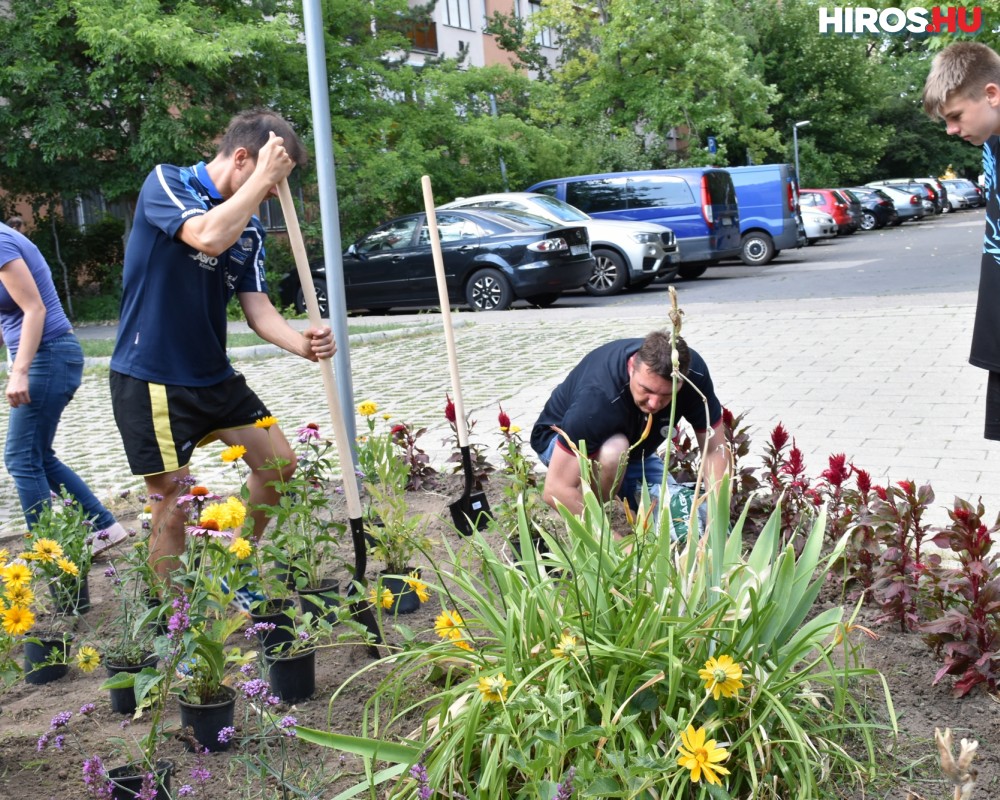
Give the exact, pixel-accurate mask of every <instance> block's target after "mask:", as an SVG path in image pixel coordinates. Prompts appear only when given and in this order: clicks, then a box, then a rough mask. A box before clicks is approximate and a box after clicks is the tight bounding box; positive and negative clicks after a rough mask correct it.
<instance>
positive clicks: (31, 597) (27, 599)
mask: <svg viewBox="0 0 1000 800" xmlns="http://www.w3.org/2000/svg"><path fill="white" fill-rule="evenodd" d="M7 602H8V603H9V604H10V605H12V606H20V607H21V608H28V607H29V606H30V605H31V604H32V603H34V602H35V593H34V592H33V591H31V587H30V586H28V585H27V584H20V585H18V586H8V587H7Z"/></svg>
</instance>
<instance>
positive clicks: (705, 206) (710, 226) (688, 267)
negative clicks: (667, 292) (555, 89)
mask: <svg viewBox="0 0 1000 800" xmlns="http://www.w3.org/2000/svg"><path fill="white" fill-rule="evenodd" d="M527 191H529V192H539V193H541V194H547V195H551V196H552V197H557V198H559V199H560V200H563V201H565V202H567V203H569V204H570V205H571V206H575V207H576V208H578V209H580V210H581V211H583V212H584V213H585V214H589V215H590V216H592V217H594V218H595V219H616V220H622V219H624V220H632V221H634V222H658V223H659V224H661V225H666V226H668V227H669V228H670V229H671V230H672V231H673V232H674V235H675V236H676V237H677V238H678V240H680V247H681V266H680V269H679V270H678V272H679V274H680V276H681V277H682V278H697V277H698V276H699V275H701V274H702V273H704V272H705V270H706V269H707V268H708V267H709V266H711V265H713V264H718V263H719V262H720V261H721V260H723V259H725V258H739V255H740V250H741V245H740V214H739V207H738V206H737V204H736V189H735V187H734V186H733V179H732V178H731V177H730V176H729V173H728V172H726V171H725V170H724V169H717V168H714V167H691V168H687V169H656V170H647V171H644V172H606V173H602V174H598V175H577V176H574V177H571V178H556V179H553V180H547V181H541V182H539V183H536V184H534V185H533V186H529V187H528V189H527Z"/></svg>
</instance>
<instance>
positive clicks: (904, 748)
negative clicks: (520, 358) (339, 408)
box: [0, 476, 1000, 800]
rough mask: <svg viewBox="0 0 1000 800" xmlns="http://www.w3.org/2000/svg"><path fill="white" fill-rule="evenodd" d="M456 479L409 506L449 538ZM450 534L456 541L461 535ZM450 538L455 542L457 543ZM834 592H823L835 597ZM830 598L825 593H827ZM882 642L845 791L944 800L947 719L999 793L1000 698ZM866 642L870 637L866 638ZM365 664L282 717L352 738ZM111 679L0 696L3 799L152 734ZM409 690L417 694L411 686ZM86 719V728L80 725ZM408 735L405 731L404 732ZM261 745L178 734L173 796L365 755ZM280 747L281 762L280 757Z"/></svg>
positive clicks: (344, 661)
mask: <svg viewBox="0 0 1000 800" xmlns="http://www.w3.org/2000/svg"><path fill="white" fill-rule="evenodd" d="M460 486H461V483H460V481H459V480H458V478H457V477H455V476H446V477H444V478H442V479H441V480H440V481H439V484H438V487H437V488H436V489H434V490H431V491H420V492H414V493H412V494H411V498H410V500H411V502H410V506H411V509H412V511H413V512H414V513H424V514H428V515H431V516H432V517H436V518H437V519H438V521H437V522H435V523H434V524H433V525H432V528H431V531H430V533H431V536H432V538H435V537H437V538H438V539H440V537H442V536H450V537H456V534H455V533H454V530H453V529H452V528H451V527H450V524H449V523H448V522H446V520H447V518H448V508H447V506H448V503H449V501H451V500H452V499H454V498H456V497H457V496H458V495H459V493H460ZM487 494H488V496H489V498H490V503H491V504H492V505H493V506H494V507H495V506H496V505H497V504H498V503H499V502H500V496H499V487H498V486H497V485H496V481H495V480H494V481H491V483H490V485H488V486H487ZM456 538H457V537H456ZM453 541H454V539H453ZM380 568H381V565H379V564H370V566H369V575H370V576H374V574H375V573H376V572H377V570H378V569H380ZM103 570H104V567H103V565H95V566H94V568H93V569H92V571H91V574H90V591H91V599H92V603H93V610H92V611H91V612H90V613H89V614H87V615H86V616H85V617H84V618H82V619H81V622H80V625H79V628H78V641H80V640H81V639H86V640H92V641H94V642H96V643H99V642H100V631H101V628H102V626H103V625H104V624H105V623H106V620H107V617H108V614H110V613H111V612H112V610H113V609H112V606H111V603H110V600H111V591H110V587H109V585H108V582H107V579H106V578H104V576H103ZM836 593H837V592H836V591H831V592H830V593H828V596H831V595H835V594H836ZM827 602H829V601H827ZM439 612H440V608H439V607H438V606H437V605H436V604H435V603H434V601H433V600H432V601H431V602H429V603H427V604H425V605H424V606H423V607H422V608H421V609H420V610H419V611H417V612H416V613H414V614H412V615H408V616H406V617H400V618H399V619H398V622H399V623H402V624H405V625H406V626H408V627H409V628H411V629H412V630H414V631H416V632H417V633H418V635H430V633H431V631H432V629H433V624H434V618H435V617H436V615H437V614H438V613H439ZM874 618H875V613H874V612H868V611H865V612H863V613H862V620H860V621H861V622H862V624H865V625H868V626H871V620H872V619H874ZM873 630H874V632H875V633H876V634H877V635H878V638H877V639H870V640H868V641H867V643H866V644H865V648H864V659H865V663H866V665H867V666H870V667H872V668H874V669H876V670H878V671H879V672H881V673H882V674H883V675H884V676H885V679H886V681H887V682H888V685H889V688H890V691H891V693H892V700H893V704H894V708H895V713H896V717H897V719H898V723H899V730H900V735H899V738H898V739H897V740H895V741H893V740H892V738H891V737H890V736H888V735H887V736H886V737H884V738H883V740H882V742H881V744H882V746H883V748H884V750H883V752H882V753H881V755H880V759H881V764H882V766H883V774H882V775H880V777H879V779H878V780H877V781H875V782H873V783H869V784H868V785H866V786H865V787H863V788H862V789H859V790H857V791H855V792H854V793H853V794H850V795H847V796H849V797H851V798H852V799H853V798H857V800H861V798H893V799H894V800H896V799H898V800H917V798H922V799H923V800H945V799H946V798H947V799H948V800H951V798H952V797H953V796H954V795H953V790H952V788H951V787H950V786H948V785H947V784H946V783H945V781H944V779H943V777H942V775H941V773H940V770H939V769H938V767H937V754H936V750H935V747H934V728H935V727H940V728H943V727H950V728H952V730H953V731H954V733H955V738H956V740H957V739H960V738H962V737H968V738H974V739H977V740H979V743H980V747H979V753H978V756H977V758H976V761H975V765H976V766H977V767H978V770H979V779H978V784H977V787H976V792H975V794H974V795H973V797H975V798H984V800H985V799H987V798H996V797H1000V701H998V698H996V697H994V696H991V695H990V694H988V693H987V692H985V691H982V690H981V689H977V690H975V691H973V692H972V693H971V694H970V695H969V696H967V697H964V698H960V699H959V698H955V697H954V696H953V695H952V691H951V680H950V679H949V678H945V679H944V680H943V681H942V682H940V683H939V684H938V685H936V686H935V685H933V679H934V675H935V672H936V671H937V669H938V668H939V664H938V663H937V661H936V660H935V658H934V656H933V654H932V653H931V652H930V651H929V650H928V649H927V647H926V646H925V645H924V644H923V642H922V641H921V640H920V638H919V637H917V636H915V635H913V634H903V633H900V632H899V631H897V630H893V629H890V628H887V627H884V626H883V627H874V628H873ZM386 635H387V639H388V640H389V641H390V642H392V641H398V640H399V634H398V633H397V632H396V631H395V630H394V629H393V623H392V621H391V620H389V621H387V625H386ZM865 638H866V639H867V637H865ZM371 664H372V661H371V659H370V658H369V656H368V655H367V652H366V650H365V649H364V648H363V647H361V646H358V645H353V644H352V645H345V646H342V647H339V648H331V649H325V650H323V651H321V652H320V653H319V654H318V656H317V678H316V692H315V694H314V695H313V697H312V698H311V699H309V700H306V701H303V702H300V703H298V704H296V705H295V706H294V707H290V708H285V707H281V708H279V709H278V713H279V715H281V714H286V713H287V714H290V715H292V716H294V717H295V718H296V720H297V721H298V722H299V723H300V724H303V725H307V726H309V727H314V728H320V729H328V730H332V731H336V732H340V733H349V734H358V733H360V732H361V730H362V726H363V720H364V714H365V708H364V703H365V701H366V699H367V698H368V696H369V695H370V693H371V691H372V689H373V688H374V686H375V685H376V684H377V682H378V681H379V679H380V678H381V677H382V676H384V674H385V669H384V668H383V667H382V666H381V665H379V666H378V667H376V668H375V669H373V670H369V671H367V672H366V673H365V674H363V675H362V676H361V677H359V678H356V679H355V680H354V681H352V682H351V684H350V685H349V688H348V690H347V691H344V692H343V693H342V694H340V695H338V696H337V697H336V699H335V700H334V701H333V702H331V701H330V698H331V697H332V696H333V695H334V694H335V693H336V692H337V690H338V689H339V688H340V687H341V686H342V685H343V683H344V681H345V679H347V678H348V677H349V676H351V675H354V674H355V673H357V672H359V671H360V670H363V669H364V668H366V667H368V666H369V665H371ZM105 677H106V675H105V672H104V669H103V667H102V668H99V669H98V671H96V672H94V673H92V674H84V673H82V672H81V671H80V670H79V669H76V668H75V667H74V668H71V669H70V671H69V674H68V675H67V676H66V677H64V678H61V679H59V680H58V681H55V682H53V683H50V684H45V685H41V686H33V685H28V684H25V683H23V682H21V683H19V684H18V685H17V686H16V687H14V688H13V689H12V690H11V691H10V692H8V693H7V694H6V695H4V696H3V697H2V698H0V703H2V710H0V798H4V799H6V800H20V799H21V798H24V799H25V800H28V799H29V798H30V800H50V799H51V800H56V799H57V798H58V800H75V798H84V797H87V796H88V795H87V793H86V789H85V786H84V784H83V780H82V775H81V764H82V761H83V759H84V758H85V757H87V756H90V755H94V754H97V755H100V756H101V757H102V758H103V759H104V761H105V764H106V765H107V766H109V767H113V766H119V765H121V764H123V763H125V761H126V760H127V757H126V752H127V750H128V746H129V743H130V742H134V741H135V740H136V739H137V738H138V737H139V736H141V735H142V734H144V733H145V732H146V730H148V728H147V725H148V722H147V721H146V719H144V718H141V719H139V720H136V721H129V719H128V718H127V717H122V716H121V715H118V714H115V713H114V712H112V711H111V708H110V704H109V700H108V693H107V692H106V691H104V692H102V691H100V690H99V688H98V687H99V686H100V685H101V683H102V682H103V681H104V679H105ZM414 691H419V688H418V687H414ZM859 692H862V693H863V694H864V696H866V697H867V698H868V699H869V700H870V703H871V708H872V709H873V710H874V713H876V714H878V715H879V716H881V717H882V718H886V716H887V715H886V712H885V708H884V704H883V703H882V702H881V692H880V689H879V687H878V685H877V684H876V683H875V682H874V681H873V682H872V683H870V684H869V685H868V686H867V687H859ZM91 702H93V703H95V704H96V706H97V710H96V711H95V712H94V713H93V714H92V715H90V717H88V718H86V719H80V718H79V716H78V714H76V712H77V711H78V709H79V708H80V707H81V706H83V705H84V704H86V703H91ZM61 711H73V712H74V720H73V721H72V722H71V724H70V726H69V728H70V731H71V733H70V734H69V735H68V736H67V738H66V742H65V744H64V746H63V749H62V750H61V751H60V750H57V749H55V748H54V747H53V745H52V744H51V743H50V744H49V746H48V747H46V748H45V749H44V750H43V751H39V749H38V746H37V742H38V737H39V736H40V735H41V734H43V733H45V732H46V731H48V730H49V727H50V721H51V719H52V717H53V716H54V715H55V714H57V713H58V712H61ZM169 715H170V716H169V718H170V720H171V721H172V723H173V726H174V728H175V729H176V728H178V727H179V718H178V712H177V709H176V707H175V706H174V705H171V706H170V711H169ZM81 723H82V724H81ZM236 727H237V729H238V731H239V734H240V735H246V734H249V733H251V732H252V731H253V730H254V729H255V726H254V724H253V713H252V709H250V707H249V706H248V705H247V704H245V703H244V701H243V700H242V698H241V699H239V700H238V701H237V709H236ZM399 733H403V731H399ZM270 741H271V744H270V745H268V747H267V749H261V748H262V746H261V744H260V742H259V741H255V740H249V741H248V740H246V739H244V740H242V741H241V742H240V743H239V744H238V746H236V747H234V748H233V749H232V750H230V751H228V752H225V753H216V754H211V755H207V756H197V755H195V754H194V753H191V752H189V751H188V749H187V747H186V745H185V739H184V737H183V735H182V733H181V732H180V731H179V730H177V735H176V736H175V737H174V738H172V739H170V740H169V741H167V742H166V743H165V744H164V746H163V747H162V751H161V756H162V757H163V758H165V759H168V760H170V761H172V762H173V764H174V772H173V777H172V787H173V792H174V793H175V796H176V792H177V789H178V788H179V787H180V786H182V785H184V784H191V785H192V786H194V788H195V789H197V790H198V791H197V794H196V795H195V796H197V797H201V798H211V799H212V800H236V798H254V797H262V798H274V797H280V794H278V793H277V792H276V791H275V790H274V789H273V787H272V785H271V784H270V782H269V781H267V780H266V779H265V778H263V777H262V774H261V771H260V770H261V761H262V760H263V762H264V763H266V764H268V765H270V767H271V768H272V769H279V768H280V767H281V765H282V763H283V764H285V769H286V770H287V772H288V773H290V774H294V775H296V776H298V779H299V783H300V785H301V786H302V787H303V788H304V789H307V791H305V792H304V793H303V794H302V795H301V796H304V797H316V798H320V797H322V798H332V797H334V796H335V795H336V794H337V793H338V792H339V791H342V790H343V789H345V788H346V787H348V786H352V785H354V784H355V783H357V782H358V781H360V780H363V779H364V772H363V769H362V766H361V764H360V762H359V761H358V760H356V759H354V758H353V757H350V756H341V755H340V753H339V752H338V751H335V750H331V749H325V748H318V747H314V746H311V745H307V744H305V743H303V742H298V741H296V740H294V739H287V738H285V739H281V740H280V741H279V737H272V739H271V740H270ZM282 752H283V753H284V758H282V756H281V753H282ZM197 767H205V768H207V769H208V770H209V771H210V772H211V773H212V777H211V778H210V779H208V780H207V782H204V783H199V782H198V781H197V780H194V779H193V778H192V774H191V771H192V769H194V768H197Z"/></svg>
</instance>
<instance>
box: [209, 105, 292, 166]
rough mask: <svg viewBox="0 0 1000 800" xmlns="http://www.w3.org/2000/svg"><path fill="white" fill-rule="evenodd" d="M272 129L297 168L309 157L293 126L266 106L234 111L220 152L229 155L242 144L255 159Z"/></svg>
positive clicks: (222, 154) (220, 145)
mask: <svg viewBox="0 0 1000 800" xmlns="http://www.w3.org/2000/svg"><path fill="white" fill-rule="evenodd" d="M271 131H274V134H275V136H280V137H281V138H282V139H284V141H285V150H287V151H288V155H289V156H290V157H291V159H292V161H294V162H295V163H296V164H298V165H299V166H300V167H301V166H304V165H305V163H306V161H307V160H308V154H307V153H306V149H305V147H303V146H302V142H301V141H299V137H298V136H297V135H296V133H295V130H294V129H293V128H292V126H291V125H290V124H289V123H288V122H287V121H285V120H284V119H283V118H282V117H281V116H279V115H278V114H275V113H274V112H273V111H269V110H268V109H253V110H251V111H243V112H241V113H239V114H237V115H236V116H235V117H233V118H232V119H231V120H230V121H229V126H228V127H227V128H226V132H225V133H224V134H223V135H222V141H220V142H219V155H221V156H228V155H232V153H233V152H234V151H235V150H236V148H237V147H245V148H246V151H247V153H249V155H250V157H251V158H253V159H254V160H256V159H257V154H258V153H259V152H260V148H262V147H263V146H264V145H265V144H266V143H267V140H268V139H269V138H270V134H271Z"/></svg>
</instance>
